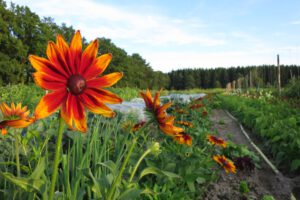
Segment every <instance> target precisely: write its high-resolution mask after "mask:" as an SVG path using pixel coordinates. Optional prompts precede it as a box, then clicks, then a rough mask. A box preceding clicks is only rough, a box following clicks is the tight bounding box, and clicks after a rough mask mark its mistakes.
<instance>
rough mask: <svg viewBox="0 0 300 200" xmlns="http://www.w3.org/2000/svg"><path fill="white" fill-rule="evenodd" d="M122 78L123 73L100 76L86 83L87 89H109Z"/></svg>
mask: <svg viewBox="0 0 300 200" xmlns="http://www.w3.org/2000/svg"><path fill="white" fill-rule="evenodd" d="M122 76H123V73H120V72H114V73H111V74H107V75H105V76H101V77H99V78H95V79H91V80H88V81H87V82H86V85H87V87H88V88H101V87H110V86H112V85H114V84H115V83H117V82H118V81H119V80H120V79H121V78H122Z"/></svg>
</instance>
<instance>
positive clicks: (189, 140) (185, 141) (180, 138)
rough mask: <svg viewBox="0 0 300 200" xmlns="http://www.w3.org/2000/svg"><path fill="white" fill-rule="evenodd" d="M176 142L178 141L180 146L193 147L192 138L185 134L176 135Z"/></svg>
mask: <svg viewBox="0 0 300 200" xmlns="http://www.w3.org/2000/svg"><path fill="white" fill-rule="evenodd" d="M174 140H176V141H177V142H178V143H179V144H186V145H188V146H192V137H191V136H190V135H188V134H187V133H185V132H181V133H178V134H177V135H175V136H174Z"/></svg>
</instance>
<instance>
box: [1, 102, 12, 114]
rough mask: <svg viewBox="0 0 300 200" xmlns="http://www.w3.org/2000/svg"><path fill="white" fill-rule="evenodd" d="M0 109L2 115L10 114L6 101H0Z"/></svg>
mask: <svg viewBox="0 0 300 200" xmlns="http://www.w3.org/2000/svg"><path fill="white" fill-rule="evenodd" d="M0 109H1V112H2V114H3V116H4V117H6V116H10V115H11V108H10V107H9V106H8V105H7V104H6V103H2V104H1V105H0Z"/></svg>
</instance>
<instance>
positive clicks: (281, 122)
mask: <svg viewBox="0 0 300 200" xmlns="http://www.w3.org/2000/svg"><path fill="white" fill-rule="evenodd" d="M219 97H220V99H221V102H222V107H223V108H225V109H228V110H229V111H230V112H231V113H232V114H233V115H234V116H235V117H237V118H238V119H239V120H240V121H241V122H242V123H243V124H244V125H245V126H246V127H247V128H249V129H251V130H252V131H253V132H254V133H255V134H256V135H257V136H258V137H259V139H260V140H261V141H262V144H263V148H264V149H265V150H267V152H269V153H270V154H271V155H272V156H273V159H274V161H275V164H276V165H277V166H279V167H288V168H289V170H290V171H294V170H297V169H299V168H300V158H299V152H300V111H299V110H297V109H294V108H291V107H289V106H288V105H287V104H285V103H283V102H276V103H275V102H272V101H265V100H261V99H253V98H245V97H240V96H225V95H220V96H219Z"/></svg>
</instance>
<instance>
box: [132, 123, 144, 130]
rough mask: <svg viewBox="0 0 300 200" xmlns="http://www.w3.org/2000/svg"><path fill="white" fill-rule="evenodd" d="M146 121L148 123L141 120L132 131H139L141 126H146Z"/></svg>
mask: <svg viewBox="0 0 300 200" xmlns="http://www.w3.org/2000/svg"><path fill="white" fill-rule="evenodd" d="M145 123H146V122H145V121H141V122H139V123H137V124H135V125H134V126H133V127H132V129H131V131H133V132H135V131H138V130H139V129H140V128H142V126H144V124H145Z"/></svg>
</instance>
